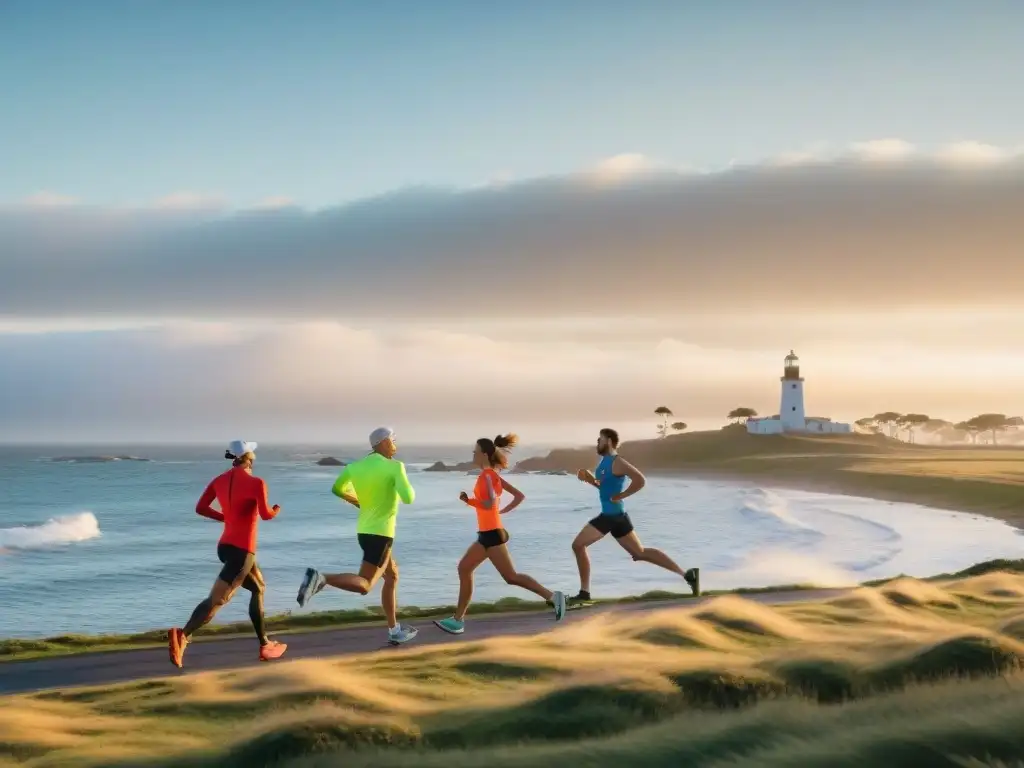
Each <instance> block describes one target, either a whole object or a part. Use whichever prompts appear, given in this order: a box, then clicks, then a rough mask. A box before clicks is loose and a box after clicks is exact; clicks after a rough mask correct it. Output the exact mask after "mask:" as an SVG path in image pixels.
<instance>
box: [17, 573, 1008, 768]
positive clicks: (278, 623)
mask: <svg viewBox="0 0 1024 768" xmlns="http://www.w3.org/2000/svg"><path fill="white" fill-rule="evenodd" d="M997 571H1007V572H1014V573H1024V560H990V561H986V562H984V563H978V564H977V565H973V566H971V567H970V568H967V569H965V570H963V571H961V572H959V573H955V574H948V573H947V574H941V575H938V576H933V577H931V578H930V579H927V580H926V581H936V580H939V581H941V580H944V579H952V578H963V577H966V576H980V575H984V574H987V573H993V572H997ZM889 581H892V580H891V579H885V580H880V581H870V582H866V583H865V584H864V586H878V585H882V584H886V583H887V582H889ZM814 589H818V587H816V586H815V585H813V584H780V585H776V586H771V587H741V588H739V589H735V590H715V591H709V592H705V593H704V594H705V595H708V596H720V595H740V596H742V595H755V594H766V593H776V592H796V591H807V590H814ZM688 598H692V596H691V595H690V594H689V593H686V594H684V593H679V592H669V591H666V590H652V591H650V592H645V593H643V594H641V595H633V596H630V597H622V598H610V599H603V600H595V601H594V603H595V604H596V605H622V604H627V603H638V602H643V603H656V602H668V601H679V600H685V599H688ZM454 610H455V606H453V605H443V606H434V607H429V608H419V607H417V606H407V607H405V608H402V609H400V610H399V612H398V617H399V619H401V620H414V619H433V618H443V617H445V616H450V615H451V614H452V613H453V612H454ZM547 610H549V609H548V607H547V606H546V605H545V604H544V603H542V602H539V601H534V600H521V599H519V598H516V597H507V598H502V599H501V600H497V601H495V602H493V603H474V604H473V616H474V617H476V618H479V617H484V616H494V617H498V616H501V615H505V614H510V613H529V612H545V611H547ZM382 617H383V613H382V611H381V609H380V608H379V607H377V606H373V607H367V608H365V609H357V610H344V611H321V612H314V613H308V614H299V615H291V614H283V615H279V616H270V617H268V618H267V626H268V627H269V628H270V631H272V632H273V633H275V634H277V635H283V634H288V633H296V632H310V631H323V630H330V629H339V628H343V627H351V626H360V625H363V624H368V623H373V622H379V621H380V619H381V618H382ZM251 631H252V630H251V627H250V626H249V624H248V623H245V622H234V623H231V624H213V625H210V626H208V627H205V628H204V629H203V632H202V634H201V635H198V636H197V637H196V640H197V641H198V642H204V641H206V642H208V641H212V640H224V639H228V638H232V637H239V636H245V637H248V636H249V635H250V634H251ZM166 642H167V635H166V630H153V631H150V632H140V633H137V634H128V635H58V636H55V637H48V638H43V639H40V640H33V639H18V638H11V639H6V640H0V664H2V663H3V662H11V661H30V660H33V659H45V658H54V657H58V656H74V655H80V654H86V653H103V652H112V651H128V650H137V649H140V648H155V647H162V646H163V645H165V644H166ZM0 768H2V764H0Z"/></svg>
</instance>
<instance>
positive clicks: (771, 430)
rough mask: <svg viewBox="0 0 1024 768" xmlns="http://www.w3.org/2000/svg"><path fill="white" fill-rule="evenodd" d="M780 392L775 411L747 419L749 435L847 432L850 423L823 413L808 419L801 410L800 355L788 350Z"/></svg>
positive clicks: (802, 378)
mask: <svg viewBox="0 0 1024 768" xmlns="http://www.w3.org/2000/svg"><path fill="white" fill-rule="evenodd" d="M779 382H780V383H781V385H782V394H781V396H780V398H779V414H778V416H772V417H770V418H767V419H765V418H761V419H757V418H753V419H747V432H749V433H750V434H752V435H778V434H781V433H783V432H803V433H811V434H814V433H818V434H833V435H834V434H849V433H850V432H852V431H853V426H852V425H850V424H844V423H842V422H839V421H832V419H829V418H826V417H823V416H811V417H810V418H808V416H807V413H806V412H805V411H804V377H803V376H801V375H800V358H799V357H797V356H796V353H795V352H793V350H789V354H788V355H786V359H785V360H783V362H782V378H780V379H779Z"/></svg>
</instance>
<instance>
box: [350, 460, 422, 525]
mask: <svg viewBox="0 0 1024 768" xmlns="http://www.w3.org/2000/svg"><path fill="white" fill-rule="evenodd" d="M331 493H333V494H334V495H335V496H338V497H340V496H341V495H342V494H343V493H347V494H349V495H351V496H355V497H356V499H357V500H358V501H359V521H358V522H357V523H356V532H357V533H372V534H374V535H376V536H389V537H391V538H394V537H395V521H396V518H397V517H398V502H399V500H401V501H402V503H403V504H412V503H413V501H414V500H415V498H416V491H414V490H413V488H412V485H411V484H410V483H409V476H408V475H407V474H406V473H405V464H403V463H402V462H400V461H396V460H395V459H387V458H384V457H383V456H381V455H380V454H379V453H371V454H370V455H369V456H367V457H366V458H363V459H360V460H359V461H354V462H352V463H351V464H348V465H346V466H345V468H344V469H343V470H342V471H341V474H340V475H338V479H337V480H335V481H334V487H333V488H332V489H331Z"/></svg>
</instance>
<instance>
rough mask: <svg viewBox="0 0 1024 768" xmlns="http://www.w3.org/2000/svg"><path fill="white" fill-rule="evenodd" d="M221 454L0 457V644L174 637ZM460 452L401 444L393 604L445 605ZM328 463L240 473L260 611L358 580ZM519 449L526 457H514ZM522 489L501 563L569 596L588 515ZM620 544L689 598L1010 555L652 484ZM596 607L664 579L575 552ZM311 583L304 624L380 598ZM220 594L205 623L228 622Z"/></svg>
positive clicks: (976, 519) (896, 523)
mask: <svg viewBox="0 0 1024 768" xmlns="http://www.w3.org/2000/svg"><path fill="white" fill-rule="evenodd" d="M222 450H223V449H218V448H212V447H205V448H203V447H174V448H163V449H156V448H145V447H141V448H140V447H137V448H130V447H128V448H125V447H118V448H114V447H103V448H85V449H83V448H81V447H75V448H71V447H59V448H55V447H46V448H39V447H19V448H11V447H7V448H0V636H4V637H12V636H16V637H39V636H49V635H56V634H64V633H113V632H131V631H141V630H147V629H153V628H165V627H168V626H171V625H180V624H182V623H183V622H184V621H185V620H186V619H187V618H188V616H189V614H190V613H191V611H192V609H193V608H194V606H195V605H196V603H197V602H199V601H200V600H201V599H202V598H203V597H205V596H206V594H207V592H208V591H209V589H210V587H211V585H212V584H213V581H214V579H215V578H216V576H217V573H218V572H219V569H220V563H219V562H218V561H217V558H216V543H217V539H218V537H219V536H220V533H221V525H220V524H218V523H216V522H214V521H211V520H207V519H205V518H201V517H199V516H197V515H196V514H195V512H194V509H195V503H196V501H197V499H198V498H199V496H200V494H201V493H202V491H203V489H204V488H205V487H206V484H207V483H208V482H209V481H210V480H211V479H212V478H213V477H214V476H215V475H216V474H218V473H220V472H222V471H224V469H226V467H227V462H226V461H224V460H223V459H222V458H221V455H222ZM468 450H469V449H468V448H467V449H466V450H459V449H457V448H456V449H452V448H435V449H428V448H408V449H406V448H403V452H402V454H401V455H400V458H404V459H405V460H406V461H407V464H408V467H409V476H410V479H411V480H412V483H413V485H414V486H415V488H416V493H417V497H416V502H415V504H413V505H411V506H409V507H402V508H401V509H400V512H399V518H398V532H397V540H396V544H395V548H394V552H395V556H396V558H397V561H398V563H399V568H400V574H401V578H400V583H399V604H400V605H401V604H405V605H419V606H428V605H439V604H451V603H454V601H455V599H456V596H457V592H458V579H457V576H456V572H455V567H456V563H457V562H458V560H459V558H460V557H461V556H462V554H463V552H464V551H465V550H466V548H467V546H469V544H470V543H472V542H473V541H474V539H475V536H476V532H475V528H476V526H475V517H474V512H473V510H472V509H471V508H469V507H466V506H465V505H464V504H462V503H461V502H460V501H459V500H458V495H459V492H460V491H463V490H466V491H471V489H472V483H473V478H472V477H469V476H467V475H466V474H465V473H462V472H453V473H437V472H427V471H424V470H425V469H426V467H428V466H429V465H430V463H431V462H433V461H436V460H446V461H449V462H452V461H462V460H466V459H467V458H468V455H465V454H468ZM325 453H332V454H333V455H335V456H338V457H339V458H342V459H353V458H358V457H359V456H360V455H361V454H362V453H364V451H362V450H361V449H359V448H336V449H334V451H333V452H332V451H330V450H327V449H316V448H313V447H296V448H288V449H277V450H261V451H260V453H259V459H258V462H257V467H256V472H257V474H258V475H259V476H261V477H263V478H265V479H266V480H267V482H268V484H269V487H270V499H271V503H277V504H280V505H281V506H282V512H281V514H280V516H279V517H277V518H276V519H274V520H272V521H269V522H261V524H260V535H259V552H258V561H259V563H260V566H261V567H262V569H263V572H264V575H265V576H266V579H267V584H268V590H267V595H266V608H267V611H268V613H278V612H284V611H298V610H300V609H299V608H298V606H297V605H296V603H295V594H296V592H297V590H298V586H299V582H300V580H301V578H302V575H303V572H304V570H305V568H306V567H307V566H314V567H316V568H318V569H321V570H324V571H328V572H344V571H352V570H355V569H357V568H358V566H359V560H360V550H359V548H358V546H357V544H356V537H355V522H356V510H355V509H353V508H352V507H350V506H348V505H347V504H345V503H343V502H341V501H340V500H338V499H336V498H335V497H333V496H332V495H331V493H330V488H331V485H332V484H333V482H334V479H335V477H336V475H337V472H338V470H337V469H336V468H330V467H318V466H317V465H316V460H317V458H319V457H321V456H323V455H324V454H325ZM96 454H107V455H113V454H136V455H140V456H142V457H145V458H149V459H151V461H147V462H133V461H111V462H104V463H69V462H57V461H53V460H52V459H53V458H55V457H58V456H62V455H96ZM524 455H525V452H524ZM509 479H510V480H511V481H512V482H513V483H515V485H517V486H518V487H519V488H520V489H521V490H522V491H523V492H524V493H525V494H526V497H527V498H526V501H525V502H524V503H523V505H522V506H521V507H520V508H519V509H517V510H515V511H514V512H513V513H512V514H510V515H508V516H507V518H505V524H506V526H507V528H508V531H509V533H510V534H511V541H510V551H511V553H512V556H513V559H514V561H515V563H516V567H517V568H518V569H519V570H520V571H523V572H525V573H529V574H531V575H532V576H534V577H535V578H536V579H538V580H539V581H540V582H541V583H542V584H545V585H546V586H548V588H550V589H561V590H564V591H566V592H569V593H575V592H576V591H577V590H578V589H579V581H578V576H577V572H576V563H575V559H574V558H573V554H572V550H571V548H570V545H571V542H572V540H573V537H574V536H575V535H576V534H577V532H578V531H579V530H580V528H581V527H582V526H583V525H584V524H585V523H586V522H587V520H588V519H589V518H591V517H592V516H593V515H594V514H596V512H597V510H598V504H597V494H596V491H595V490H594V489H593V488H590V487H588V486H585V485H583V484H582V483H580V482H578V481H577V480H576V478H575V477H573V476H571V475H545V474H526V475H509ZM627 508H628V510H629V512H630V516H631V517H632V519H633V521H634V524H635V526H636V531H637V534H638V535H639V536H640V538H641V540H642V541H643V543H644V544H646V545H648V546H654V547H658V548H660V549H662V550H664V551H665V552H666V553H668V554H669V555H670V556H671V557H673V558H674V559H675V560H676V561H677V562H678V563H679V564H680V565H682V566H684V567H690V566H700V567H701V569H702V576H701V578H702V582H703V587H704V588H705V589H730V588H734V587H741V586H745V587H758V586H768V585H773V584H788V583H796V582H810V583H816V584H820V585H823V586H837V585H845V584H853V583H857V582H861V581H865V580H869V579H873V578H881V577H886V576H892V575H897V574H900V573H906V574H910V575H915V576H927V575H931V574H935V573H940V572H949V571H952V570H957V569H960V568H964V567H966V566H969V565H971V564H973V563H975V562H979V561H982V560H986V559H990V558H996V557H1022V556H1024V537H1022V536H1019V535H1017V531H1016V530H1015V529H1013V528H1011V527H1010V526H1008V525H1006V524H1005V523H1002V522H1000V521H997V520H992V519H988V518H984V517H980V516H978V515H971V514H961V513H955V512H947V511H939V510H934V509H928V508H925V507H921V506H916V505H911V504H896V503H890V502H883V501H875V500H871V499H861V498H853V497H847V496H833V495H826V494H821V493H808V492H800V491H792V490H780V489H772V488H766V487H756V486H752V485H744V484H737V483H728V482H710V481H702V480H696V479H690V478H681V477H679V478H671V477H659V476H653V477H649V478H648V483H647V487H646V488H644V489H643V490H642V491H641V492H640V493H639V494H638V495H637V496H635V497H633V498H631V499H629V500H628V502H627ZM590 552H591V559H592V562H593V585H592V592H593V594H594V596H595V597H614V596H625V595H631V594H639V593H642V592H645V591H649V590H655V589H663V590H671V591H678V592H685V591H686V587H685V585H684V584H683V582H682V580H681V579H679V578H678V577H676V576H674V575H673V574H671V573H669V572H667V571H663V570H661V569H659V568H656V567H654V566H651V565H648V564H645V563H634V562H633V561H632V560H631V559H630V557H629V556H628V555H627V554H626V553H625V552H624V551H623V550H621V548H620V547H619V546H618V545H617V544H616V543H615V542H614V541H613V540H612V539H611V538H607V539H606V540H604V541H601V542H599V543H598V544H596V545H595V546H593V547H592V548H591V550H590ZM506 596H516V597H522V598H524V599H534V598H533V597H532V595H530V594H529V593H526V592H523V591H522V590H519V589H517V588H514V587H510V586H508V585H506V584H505V583H504V582H503V581H502V580H501V578H500V577H499V576H498V575H497V574H496V573H495V572H494V571H493V569H492V568H491V567H490V566H489V565H487V564H485V565H483V566H482V567H481V568H480V570H479V571H478V575H477V579H476V595H475V598H476V599H477V600H481V601H483V600H495V599H498V598H501V597H506ZM378 600H379V595H378V594H377V593H376V592H374V593H372V594H371V595H369V596H367V597H361V596H358V595H352V594H348V593H342V592H339V591H335V590H331V589H327V590H325V591H324V592H322V593H321V594H320V595H318V596H317V597H316V598H315V599H314V601H313V603H312V604H311V606H310V607H309V608H307V609H306V610H328V609H343V608H355V607H361V606H369V605H376V604H378ZM247 602H248V601H247V600H246V599H242V598H241V597H240V598H239V599H236V600H235V602H234V603H232V604H230V605H228V606H227V607H226V608H225V609H223V610H222V611H221V612H220V614H219V615H218V619H217V620H218V621H244V620H245V619H246V604H247Z"/></svg>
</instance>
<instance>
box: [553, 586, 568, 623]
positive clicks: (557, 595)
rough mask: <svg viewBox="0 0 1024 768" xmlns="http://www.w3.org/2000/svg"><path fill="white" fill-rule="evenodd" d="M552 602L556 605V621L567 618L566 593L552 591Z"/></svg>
mask: <svg viewBox="0 0 1024 768" xmlns="http://www.w3.org/2000/svg"><path fill="white" fill-rule="evenodd" d="M551 603H552V604H553V605H554V606H555V621H561V620H562V619H563V618H565V593H564V592H552V593H551Z"/></svg>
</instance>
